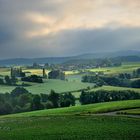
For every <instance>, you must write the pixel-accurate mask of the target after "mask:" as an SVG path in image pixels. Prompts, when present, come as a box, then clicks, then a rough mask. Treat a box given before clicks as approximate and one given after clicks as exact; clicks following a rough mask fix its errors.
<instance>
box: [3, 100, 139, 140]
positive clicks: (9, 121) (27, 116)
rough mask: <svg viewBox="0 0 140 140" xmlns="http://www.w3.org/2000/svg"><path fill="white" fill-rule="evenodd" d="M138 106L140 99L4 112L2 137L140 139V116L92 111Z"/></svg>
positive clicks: (23, 139) (28, 139) (8, 139)
mask: <svg viewBox="0 0 140 140" xmlns="http://www.w3.org/2000/svg"><path fill="white" fill-rule="evenodd" d="M137 107H140V100H129V101H118V102H108V103H98V104H91V105H83V106H76V107H69V108H60V109H50V110H41V111H34V112H27V113H19V114H13V115H5V116H0V138H1V139H2V140H64V139H65V140H81V139H84V140H93V139H101V140H102V139H105V140H109V139H110V140H111V139H116V140H117V139H127V140H132V139H139V138H140V133H139V130H140V119H139V118H130V117H127V116H126V117H125V116H105V115H99V116H98V115H91V113H102V112H109V111H114V110H121V109H128V108H137ZM89 112H90V113H89Z"/></svg>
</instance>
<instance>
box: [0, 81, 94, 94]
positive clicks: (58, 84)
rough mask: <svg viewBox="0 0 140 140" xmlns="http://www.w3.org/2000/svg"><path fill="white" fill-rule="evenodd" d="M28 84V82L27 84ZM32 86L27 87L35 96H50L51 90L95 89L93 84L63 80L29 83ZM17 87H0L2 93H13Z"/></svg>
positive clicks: (60, 91)
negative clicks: (43, 94)
mask: <svg viewBox="0 0 140 140" xmlns="http://www.w3.org/2000/svg"><path fill="white" fill-rule="evenodd" d="M25 83H27V82H25ZM28 84H31V86H28V87H25V88H26V89H27V90H28V91H29V92H31V93H33V94H40V93H45V94H48V93H49V92H50V90H52V89H53V90H55V91H56V92H58V93H62V92H68V91H77V90H80V89H85V88H87V87H93V86H94V84H92V83H82V82H78V81H77V82H72V81H68V82H67V81H62V80H51V79H48V80H45V81H44V83H41V84H38V83H31V82H30V83H29V82H28ZM14 88H15V86H5V85H0V93H5V92H11V91H12V90H13V89H14Z"/></svg>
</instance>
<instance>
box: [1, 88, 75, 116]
mask: <svg viewBox="0 0 140 140" xmlns="http://www.w3.org/2000/svg"><path fill="white" fill-rule="evenodd" d="M71 105H72V106H73V105H75V97H74V96H73V95H72V94H71V93H65V94H59V93H56V92H55V91H53V90H52V91H51V92H50V94H43V93H42V94H39V95H34V94H31V93H30V92H29V91H28V90H26V89H25V88H23V87H16V88H15V89H14V90H12V91H11V93H5V94H0V114H10V113H18V112H27V111H33V110H41V109H50V108H59V107H68V106H71Z"/></svg>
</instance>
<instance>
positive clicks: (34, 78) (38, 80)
mask: <svg viewBox="0 0 140 140" xmlns="http://www.w3.org/2000/svg"><path fill="white" fill-rule="evenodd" d="M21 80H22V81H27V82H36V83H43V80H42V78H41V77H40V76H37V75H31V76H27V77H22V78H21Z"/></svg>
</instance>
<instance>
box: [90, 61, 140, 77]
mask: <svg viewBox="0 0 140 140" xmlns="http://www.w3.org/2000/svg"><path fill="white" fill-rule="evenodd" d="M138 68H140V63H138V62H136V63H134V62H133V63H123V64H122V65H121V66H118V67H105V68H94V69H89V71H91V72H103V73H104V74H111V75H112V74H118V73H130V72H132V71H133V70H136V69H138Z"/></svg>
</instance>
